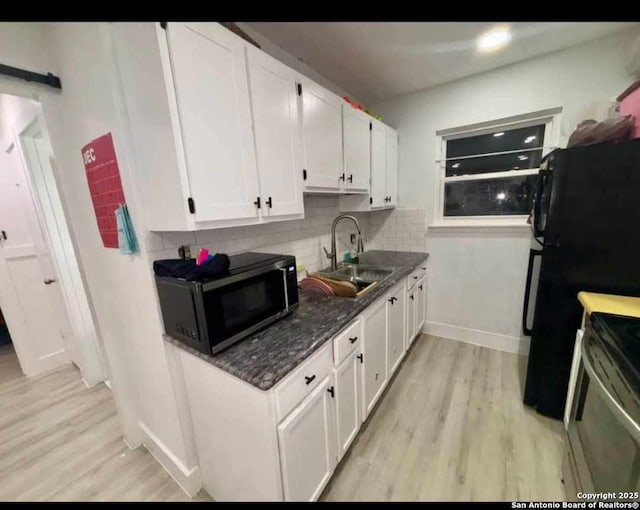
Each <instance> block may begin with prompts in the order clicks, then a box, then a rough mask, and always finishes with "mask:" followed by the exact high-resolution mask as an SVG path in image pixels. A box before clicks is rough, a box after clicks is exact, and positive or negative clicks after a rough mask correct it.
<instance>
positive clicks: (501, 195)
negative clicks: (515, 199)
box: [496, 191, 507, 200]
mask: <svg viewBox="0 0 640 510" xmlns="http://www.w3.org/2000/svg"><path fill="white" fill-rule="evenodd" d="M496 198H497V199H498V200H504V199H505V198H507V194H506V193H503V192H502V191H501V192H500V193H498V194H497V195H496Z"/></svg>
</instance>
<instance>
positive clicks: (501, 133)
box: [493, 131, 504, 136]
mask: <svg viewBox="0 0 640 510" xmlns="http://www.w3.org/2000/svg"><path fill="white" fill-rule="evenodd" d="M502 135H504V132H503V131H500V132H499V133H493V136H502Z"/></svg>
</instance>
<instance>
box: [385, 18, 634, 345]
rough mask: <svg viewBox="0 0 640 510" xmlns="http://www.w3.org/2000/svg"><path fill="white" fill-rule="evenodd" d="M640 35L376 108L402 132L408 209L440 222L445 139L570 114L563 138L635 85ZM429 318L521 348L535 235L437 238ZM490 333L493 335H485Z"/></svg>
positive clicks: (431, 246)
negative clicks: (508, 122) (465, 130)
mask: <svg viewBox="0 0 640 510" xmlns="http://www.w3.org/2000/svg"><path fill="white" fill-rule="evenodd" d="M637 35H638V30H637V29H635V28H634V29H632V30H629V31H625V32H621V33H619V34H616V35H614V36H611V37H607V38H604V39H600V40H596V41H592V42H589V43H587V44H583V45H580V46H575V47H572V48H568V49H566V50H563V51H559V52H556V53H552V54H549V55H545V56H541V57H538V58H535V59H531V60H528V61H524V62H520V63H517V64H513V65H510V66H506V67H502V68H500V69H496V70H493V71H490V72H487V73H483V74H480V75H476V76H472V77H469V78H466V79H462V80H458V81H455V82H451V83H447V84H444V85H440V86H438V87H434V88H431V89H427V90H424V91H420V92H416V93H414V94H410V95H406V96H402V97H398V98H393V99H391V100H388V101H385V102H383V103H381V104H377V105H375V106H374V108H375V110H376V111H378V112H379V113H380V114H381V115H382V116H383V117H384V118H385V121H386V122H389V124H391V125H393V126H397V129H398V133H399V205H400V207H405V208H407V207H408V208H426V211H425V212H426V215H427V223H429V221H430V220H431V218H432V217H433V203H434V192H435V171H436V165H435V162H434V160H435V154H436V144H435V142H436V137H435V132H436V131H437V130H441V129H446V128H453V127H457V126H463V125H467V124H473V123H477V122H483V121H489V120H492V119H499V118H503V117H509V116H513V115H518V114H523V113H527V112H531V111H538V110H543V109H547V108H554V107H558V106H561V107H562V108H563V113H562V118H561V138H562V139H563V140H566V138H567V137H568V136H569V135H570V134H571V131H572V130H573V128H574V127H575V125H576V124H577V123H578V122H579V121H580V120H582V119H583V118H585V117H589V116H591V115H592V114H593V111H594V110H596V111H597V110H601V109H602V108H601V105H602V103H603V102H608V101H610V100H611V99H613V98H615V97H616V96H617V95H618V94H619V93H620V92H622V91H623V90H624V89H625V88H626V87H627V86H628V85H629V84H630V83H631V81H632V78H631V77H630V76H629V75H628V74H627V71H626V69H625V67H626V64H627V61H628V58H629V57H628V55H629V54H628V51H627V48H628V45H629V44H630V43H631V41H632V39H633V38H634V37H637ZM427 245H428V251H429V252H430V254H431V257H430V259H429V265H430V270H431V276H430V282H429V298H428V299H429V307H428V317H427V320H428V321H429V323H430V325H431V326H434V325H435V326H436V329H432V330H433V331H437V332H439V333H440V334H448V335H451V336H456V335H457V337H458V338H462V337H465V338H471V337H475V338H482V339H484V340H482V341H483V342H485V343H489V344H492V342H493V344H494V345H498V346H500V347H502V348H508V346H511V350H516V349H518V348H520V349H522V348H526V345H525V344H520V314H521V306H522V299H523V293H524V282H525V276H526V265H527V256H528V250H529V246H530V239H529V233H528V231H527V230H526V229H525V230H523V231H514V230H506V231H505V230H495V229H494V230H490V231H486V230H474V229H466V230H460V229H457V230H447V231H444V230H439V229H438V230H436V229H432V230H430V231H428V238H427ZM485 333H486V334H485Z"/></svg>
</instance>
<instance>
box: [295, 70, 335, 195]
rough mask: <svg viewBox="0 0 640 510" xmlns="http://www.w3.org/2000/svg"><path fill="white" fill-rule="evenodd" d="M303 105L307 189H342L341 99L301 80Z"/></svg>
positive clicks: (307, 81) (304, 164)
mask: <svg viewBox="0 0 640 510" xmlns="http://www.w3.org/2000/svg"><path fill="white" fill-rule="evenodd" d="M299 82H300V92H301V103H302V112H301V116H302V123H301V124H302V144H303V166H302V168H303V169H304V171H305V173H306V180H305V182H304V186H305V189H307V190H310V191H320V192H321V191H329V192H330V191H333V192H336V191H338V190H339V189H340V182H342V181H339V180H338V179H339V177H340V176H341V175H342V173H343V172H342V166H343V164H344V163H343V152H342V103H343V100H342V98H341V97H340V96H338V95H336V94H334V93H333V92H331V91H329V90H327V89H325V88H324V87H322V86H320V85H318V84H317V83H315V82H313V81H311V80H309V79H308V78H305V77H299Z"/></svg>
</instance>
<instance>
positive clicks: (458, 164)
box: [451, 163, 460, 168]
mask: <svg viewBox="0 0 640 510" xmlns="http://www.w3.org/2000/svg"><path fill="white" fill-rule="evenodd" d="M459 167H460V163H454V164H453V165H451V168H459Z"/></svg>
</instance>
